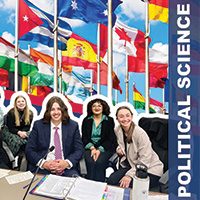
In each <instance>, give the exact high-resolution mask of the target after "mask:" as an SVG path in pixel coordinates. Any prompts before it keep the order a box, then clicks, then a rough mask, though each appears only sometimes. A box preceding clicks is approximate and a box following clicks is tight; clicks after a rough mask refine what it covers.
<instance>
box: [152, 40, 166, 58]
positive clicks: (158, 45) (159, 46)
mask: <svg viewBox="0 0 200 200" xmlns="http://www.w3.org/2000/svg"><path fill="white" fill-rule="evenodd" d="M168 46H169V45H168V44H163V43H161V42H158V43H155V44H154V45H153V46H152V49H155V50H157V51H160V52H162V53H163V54H165V55H167V56H168Z"/></svg>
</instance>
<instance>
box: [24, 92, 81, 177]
mask: <svg viewBox="0 0 200 200" xmlns="http://www.w3.org/2000/svg"><path fill="white" fill-rule="evenodd" d="M51 146H55V150H53V151H52V152H50V153H49V154H48V155H47V157H46V158H45V159H44V160H43V161H42V163H41V164H40V161H41V159H42V158H43V156H45V154H46V153H47V151H48V149H49V148H50V147H51ZM82 155H83V144H82V141H81V137H80V132H79V127H78V123H77V122H75V121H73V120H71V119H70V117H69V115H68V109H67V107H66V105H65V104H64V102H63V101H62V100H61V98H59V97H57V96H54V97H51V98H50V99H49V101H48V102H47V105H46V111H45V113H44V117H43V119H41V120H38V121H36V122H35V123H34V126H33V129H32V131H31V134H30V137H29V139H28V143H27V146H26V157H27V160H28V162H29V166H28V167H29V170H31V171H33V172H34V171H35V170H36V167H37V166H39V164H40V170H39V173H43V174H49V173H53V174H57V175H63V176H73V175H78V168H77V165H78V163H79V161H80V159H81V158H82Z"/></svg>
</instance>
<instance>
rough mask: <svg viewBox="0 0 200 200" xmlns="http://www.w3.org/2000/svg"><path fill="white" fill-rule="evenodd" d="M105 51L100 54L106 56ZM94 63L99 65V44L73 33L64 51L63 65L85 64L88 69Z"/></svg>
mask: <svg viewBox="0 0 200 200" xmlns="http://www.w3.org/2000/svg"><path fill="white" fill-rule="evenodd" d="M104 55H105V52H101V53H100V56H101V57H102V56H104ZM91 64H93V66H94V68H95V67H96V66H97V46H96V45H95V44H93V43H91V42H89V41H87V40H85V39H84V38H82V37H80V36H78V35H76V34H74V33H73V34H72V36H71V37H70V39H69V40H68V41H67V49H66V50H65V51H62V65H64V66H65V65H74V66H83V67H84V68H85V69H88V68H89V67H88V66H91Z"/></svg>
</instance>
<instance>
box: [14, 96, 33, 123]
mask: <svg viewBox="0 0 200 200" xmlns="http://www.w3.org/2000/svg"><path fill="white" fill-rule="evenodd" d="M19 98H23V99H24V100H25V102H26V106H25V108H24V110H23V112H24V114H23V115H24V121H25V125H28V124H30V114H31V111H30V110H29V108H28V106H27V101H26V99H25V97H23V96H21V95H20V96H17V97H16V99H15V103H14V116H15V125H16V126H20V115H19V111H18V109H17V103H16V102H17V99H19Z"/></svg>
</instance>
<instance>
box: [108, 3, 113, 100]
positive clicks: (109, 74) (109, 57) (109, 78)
mask: <svg viewBox="0 0 200 200" xmlns="http://www.w3.org/2000/svg"><path fill="white" fill-rule="evenodd" d="M112 45H113V41H112V0H108V76H107V78H108V86H107V97H108V98H109V99H110V100H111V101H112V71H113V70H112V68H113V55H112V49H113V46H112Z"/></svg>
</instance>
